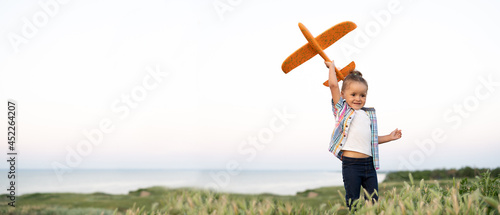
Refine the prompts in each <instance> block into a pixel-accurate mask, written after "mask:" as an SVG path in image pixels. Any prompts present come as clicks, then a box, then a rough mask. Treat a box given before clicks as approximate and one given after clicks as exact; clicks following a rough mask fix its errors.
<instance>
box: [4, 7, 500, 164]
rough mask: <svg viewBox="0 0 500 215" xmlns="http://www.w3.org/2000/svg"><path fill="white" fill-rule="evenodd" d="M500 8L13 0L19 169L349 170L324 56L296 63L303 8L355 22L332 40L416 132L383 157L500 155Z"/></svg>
mask: <svg viewBox="0 0 500 215" xmlns="http://www.w3.org/2000/svg"><path fill="white" fill-rule="evenodd" d="M498 8H500V3H498V2H494V1H474V2H470V1H439V2H436V1H410V0H400V1H398V0H393V1H368V0H366V1H342V2H340V1H308V2H307V3H306V2H305V1H272V2H271V1H243V0H231V1H226V0H215V1H212V0H210V1H194V0H191V1H140V2H139V1H105V2H103V1H76V0H72V1H55V0H50V1H48V0H41V1H38V2H37V1H1V2H0V31H1V34H0V35H1V40H0V45H1V47H2V49H0V100H1V101H3V102H5V103H7V100H8V99H14V100H16V101H17V105H18V118H17V120H18V142H17V147H18V151H19V153H20V155H19V157H18V160H19V162H18V165H19V167H20V168H35V169H52V168H54V167H58V168H65V167H66V168H69V169H78V168H120V169H126V168H145V169H158V168H165V169H172V168H174V169H184V168H188V169H224V168H229V169H231V168H240V169H243V170H249V169H305V170H340V169H341V163H340V161H339V160H338V159H337V158H335V157H334V156H333V155H332V154H330V153H329V152H328V144H329V141H330V136H331V133H332V130H333V128H334V123H335V122H334V117H333V113H332V110H331V108H332V107H331V102H330V100H331V95H330V92H329V90H328V88H326V87H324V86H322V83H323V81H325V80H326V79H327V78H328V70H327V69H326V68H325V66H324V64H323V60H322V59H321V58H320V57H319V56H316V57H314V58H313V59H311V60H309V61H308V62H306V63H304V64H302V65H301V66H299V67H298V68H296V69H295V70H293V71H292V72H290V73H288V74H286V75H285V74H284V73H283V72H282V71H281V64H282V62H283V61H284V60H285V59H286V57H288V55H290V54H291V53H293V52H294V51H295V50H296V49H298V48H300V47H301V46H302V45H304V44H305V43H306V40H305V38H304V37H303V36H302V34H301V32H300V30H299V28H298V26H297V24H298V22H302V23H303V24H304V25H305V26H307V27H308V28H309V30H310V31H311V32H312V34H313V35H318V34H320V33H321V32H323V31H325V30H326V29H328V28H330V27H332V26H333V25H335V24H337V23H340V22H342V21H353V22H354V23H356V24H357V25H358V28H357V29H355V30H354V31H353V32H351V33H349V34H348V35H346V36H345V37H344V38H342V39H341V40H339V41H338V42H337V43H335V44H334V45H332V46H330V47H329V48H328V49H326V51H325V52H326V53H327V54H328V55H329V56H330V58H331V59H334V60H335V63H336V65H337V66H338V67H339V68H341V67H343V66H345V65H347V64H348V63H349V62H350V61H355V62H356V65H357V69H358V70H360V71H361V72H362V73H363V75H364V77H365V78H366V79H367V81H368V83H369V90H368V97H367V102H366V105H367V106H373V107H375V108H376V110H377V116H378V125H379V134H380V135H385V134H388V133H390V132H391V131H392V130H394V129H395V128H399V129H402V131H403V138H402V139H400V140H398V141H394V142H390V143H387V144H384V145H381V146H380V159H381V169H380V170H397V169H400V170H407V169H429V168H460V167H463V166H473V167H498V166H500V165H499V164H500V156H498V152H500V145H499V144H500V132H498V127H500V114H499V113H498V110H499V108H500V65H499V64H498V59H499V57H500V42H499V40H498V38H500V29H499V27H498V26H500V25H499V24H500V23H499V22H500V14H499V13H498ZM5 103H4V104H5ZM3 107H4V108H3V111H4V114H5V115H4V116H6V114H7V113H6V112H7V107H6V106H3ZM1 125H2V129H1V130H3V131H4V132H0V134H1V137H0V138H2V139H3V140H6V138H7V123H6V120H5V118H4V120H2V123H1ZM2 143H3V145H4V146H0V149H1V150H0V153H6V152H7V143H6V141H2ZM1 165H2V168H7V166H6V165H7V163H5V162H3V163H2V164H1Z"/></svg>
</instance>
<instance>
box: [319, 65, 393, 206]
mask: <svg viewBox="0 0 500 215" xmlns="http://www.w3.org/2000/svg"><path fill="white" fill-rule="evenodd" d="M325 64H326V66H327V67H328V68H329V79H328V82H329V85H330V91H331V92H332V105H333V113H334V115H335V118H336V119H337V123H336V125H335V130H334V131H333V134H332V139H331V141H330V152H332V153H333V154H334V155H335V156H337V157H338V158H339V159H340V160H341V161H342V177H343V180H344V187H345V191H346V195H345V199H346V203H347V206H348V207H349V209H351V205H352V203H353V202H354V200H356V199H358V198H359V195H360V187H361V186H362V187H363V188H364V189H366V191H367V192H368V193H369V194H370V195H373V200H374V201H377V200H378V196H377V195H376V194H374V193H373V192H374V191H375V190H376V191H377V193H378V181H377V172H376V171H375V170H376V169H379V158H378V145H379V144H382V143H386V142H389V141H393V140H397V139H399V138H401V135H402V133H401V130H398V129H396V130H394V131H392V132H391V133H390V134H388V135H385V136H378V131H377V118H376V116H375V109H374V108H366V107H364V106H365V102H366V95H367V92H368V83H367V82H366V80H365V79H364V78H363V77H362V75H361V73H360V72H358V71H353V72H351V73H350V74H349V75H347V76H346V77H345V79H344V82H343V84H342V90H340V89H339V86H338V82H337V76H336V74H335V69H334V68H335V65H334V64H333V62H325ZM365 199H368V198H367V196H365Z"/></svg>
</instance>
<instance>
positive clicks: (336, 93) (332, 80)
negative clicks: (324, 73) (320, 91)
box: [325, 61, 340, 104]
mask: <svg viewBox="0 0 500 215" xmlns="http://www.w3.org/2000/svg"><path fill="white" fill-rule="evenodd" d="M325 64H326V67H328V69H329V72H328V85H329V86H330V91H331V92H332V99H333V104H337V102H339V100H340V90H339V83H338V81H337V74H336V73H335V64H334V63H333V61H332V62H327V61H325Z"/></svg>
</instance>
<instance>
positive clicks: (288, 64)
mask: <svg viewBox="0 0 500 215" xmlns="http://www.w3.org/2000/svg"><path fill="white" fill-rule="evenodd" d="M355 28H356V24H354V22H350V21H346V22H341V23H339V24H337V25H335V26H333V27H331V28H330V29H328V30H326V31H325V32H323V33H321V34H320V35H319V36H317V37H316V38H315V39H316V41H317V42H318V44H319V45H320V46H321V48H322V49H323V50H324V49H326V48H328V47H329V46H330V45H332V44H333V43H335V42H336V41H337V40H339V39H340V38H342V37H343V36H344V35H346V34H347V33H349V32H351V31H352V30H354V29H355ZM316 54H318V52H316V51H315V50H314V48H313V47H312V46H311V45H310V44H309V43H307V44H305V45H304V46H302V47H301V48H300V49H298V50H297V51H295V52H294V53H293V54H291V55H290V56H288V58H286V60H285V61H284V62H283V64H282V65H281V69H282V70H283V72H285V73H288V72H290V71H292V69H294V68H295V67H297V66H299V65H300V64H302V63H304V62H306V61H308V60H309V59H311V58H312V57H314V55H316Z"/></svg>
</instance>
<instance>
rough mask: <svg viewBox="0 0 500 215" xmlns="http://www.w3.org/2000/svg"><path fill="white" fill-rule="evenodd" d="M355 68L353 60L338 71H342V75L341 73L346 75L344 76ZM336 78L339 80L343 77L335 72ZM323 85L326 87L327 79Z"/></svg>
mask: <svg viewBox="0 0 500 215" xmlns="http://www.w3.org/2000/svg"><path fill="white" fill-rule="evenodd" d="M355 68H356V64H355V63H354V61H351V63H349V64H348V65H347V66H345V67H344V68H342V69H341V70H340V73H342V75H343V76H344V77H346V76H347V75H349V73H351V72H352V71H353V70H354V69H355ZM337 80H338V81H341V80H343V78H342V77H340V76H339V74H337ZM323 85H325V86H327V87H328V80H327V81H325V82H324V83H323Z"/></svg>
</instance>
